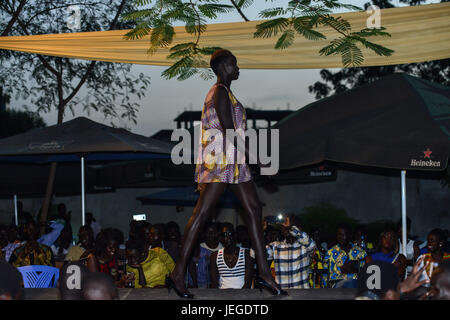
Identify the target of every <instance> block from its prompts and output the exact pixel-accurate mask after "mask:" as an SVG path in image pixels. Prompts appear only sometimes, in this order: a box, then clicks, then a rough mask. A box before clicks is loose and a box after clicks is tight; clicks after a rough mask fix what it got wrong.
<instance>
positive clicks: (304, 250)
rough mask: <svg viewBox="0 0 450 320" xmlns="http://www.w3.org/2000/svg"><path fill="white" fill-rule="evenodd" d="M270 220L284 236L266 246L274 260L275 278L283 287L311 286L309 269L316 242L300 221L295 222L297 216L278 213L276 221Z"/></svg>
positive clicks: (268, 257) (302, 287)
mask: <svg viewBox="0 0 450 320" xmlns="http://www.w3.org/2000/svg"><path fill="white" fill-rule="evenodd" d="M292 218H294V219H292ZM292 220H294V221H292ZM270 221H271V220H270V219H269V224H272V225H273V227H274V228H277V229H279V230H280V231H281V237H282V239H281V240H280V241H273V242H271V243H269V244H268V245H267V246H266V250H267V259H268V260H273V268H274V271H275V280H276V281H277V283H279V284H280V286H281V288H283V289H308V288H310V286H309V274H308V271H309V267H310V264H311V258H310V256H311V254H312V252H313V251H314V248H315V247H316V243H315V242H314V240H313V239H312V238H311V237H310V236H308V234H307V233H306V232H304V231H302V230H301V225H300V223H295V217H289V216H284V215H278V216H277V217H276V220H275V221H276V223H270Z"/></svg>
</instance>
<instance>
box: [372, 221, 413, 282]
mask: <svg viewBox="0 0 450 320" xmlns="http://www.w3.org/2000/svg"><path fill="white" fill-rule="evenodd" d="M396 243H397V237H396V234H395V232H394V231H393V230H389V229H388V230H385V231H384V232H382V233H381V234H380V238H379V241H378V248H377V250H376V252H374V253H372V254H370V255H369V256H367V258H366V263H370V262H375V261H384V262H387V263H392V264H393V265H394V266H395V267H396V268H397V270H398V275H399V277H400V278H401V279H404V276H405V269H406V258H405V256H404V255H402V254H400V253H396V252H395V248H396Z"/></svg>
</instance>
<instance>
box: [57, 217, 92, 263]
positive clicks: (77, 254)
mask: <svg viewBox="0 0 450 320" xmlns="http://www.w3.org/2000/svg"><path fill="white" fill-rule="evenodd" d="M94 244H95V243H94V232H93V231H92V228H91V227H89V226H86V225H85V226H82V227H80V229H79V231H78V244H77V245H75V246H72V247H70V248H69V250H68V251H67V254H66V257H65V258H64V260H65V261H81V262H82V263H83V264H85V265H86V264H87V257H88V255H89V254H90V253H92V252H93V250H94Z"/></svg>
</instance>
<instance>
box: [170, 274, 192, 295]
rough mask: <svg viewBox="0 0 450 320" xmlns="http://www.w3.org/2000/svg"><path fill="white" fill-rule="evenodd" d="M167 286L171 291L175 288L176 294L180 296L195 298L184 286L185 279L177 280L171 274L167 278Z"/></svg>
mask: <svg viewBox="0 0 450 320" xmlns="http://www.w3.org/2000/svg"><path fill="white" fill-rule="evenodd" d="M166 286H167V289H168V290H169V292H170V290H171V289H174V290H175V292H176V294H177V295H178V296H179V297H180V298H188V299H192V298H194V295H193V294H192V293H190V292H189V291H188V290H187V289H186V287H185V286H184V281H183V280H181V281H180V280H179V279H178V281H177V278H176V277H174V276H173V275H170V276H168V277H167V278H166Z"/></svg>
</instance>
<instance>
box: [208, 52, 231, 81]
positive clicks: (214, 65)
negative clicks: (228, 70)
mask: <svg viewBox="0 0 450 320" xmlns="http://www.w3.org/2000/svg"><path fill="white" fill-rule="evenodd" d="M232 56H233V54H232V53H231V51H229V50H226V49H219V50H216V51H215V52H214V53H213V54H212V55H211V60H210V61H209V65H210V66H211V69H212V70H213V72H214V73H215V74H216V75H217V74H218V70H219V66H220V64H222V63H224V62H225V61H226V60H227V59H228V58H229V57H232Z"/></svg>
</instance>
